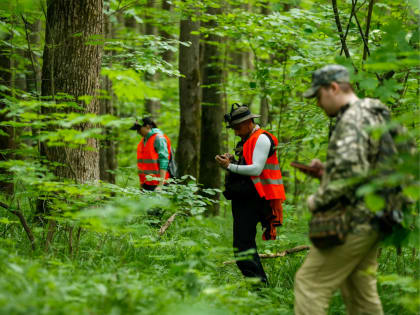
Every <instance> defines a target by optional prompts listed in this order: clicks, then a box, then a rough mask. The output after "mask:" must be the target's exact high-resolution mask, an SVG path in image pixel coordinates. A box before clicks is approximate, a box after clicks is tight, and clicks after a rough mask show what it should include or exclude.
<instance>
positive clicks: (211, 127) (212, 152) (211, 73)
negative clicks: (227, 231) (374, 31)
mask: <svg viewBox="0 0 420 315" xmlns="http://www.w3.org/2000/svg"><path fill="white" fill-rule="evenodd" d="M207 13H208V15H210V16H213V17H214V18H215V17H216V16H217V15H219V14H221V13H222V9H221V8H209V9H208V10H207ZM214 18H213V19H212V20H210V21H209V22H207V23H205V25H204V26H205V27H206V28H208V30H209V34H208V36H207V38H205V42H204V53H203V61H202V62H203V67H202V69H203V84H202V114H201V146H200V147H201V150H200V177H199V182H200V184H203V186H204V188H220V185H221V173H220V168H219V167H218V166H217V165H216V163H215V161H214V157H215V156H216V155H217V154H220V153H221V149H222V148H221V146H222V133H221V128H222V119H223V109H224V106H223V94H222V80H223V69H222V53H221V46H220V45H221V41H222V38H221V37H220V36H218V35H217V34H216V32H215V30H214V28H215V26H216V21H215V19H214ZM214 197H215V199H216V200H219V198H220V195H219V193H217V194H216V195H215V196H214ZM210 211H211V214H214V215H216V214H218V211H219V204H218V203H216V204H214V205H213V207H212V208H211V209H210Z"/></svg>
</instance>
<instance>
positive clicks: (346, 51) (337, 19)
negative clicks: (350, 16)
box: [332, 0, 350, 58]
mask: <svg viewBox="0 0 420 315" xmlns="http://www.w3.org/2000/svg"><path fill="white" fill-rule="evenodd" d="M332 7H333V11H334V17H335V24H336V25H337V30H338V35H340V40H341V47H342V48H343V50H344V54H345V55H346V57H347V58H350V52H349V49H348V48H347V44H346V40H345V38H344V34H343V28H342V27H341V22H340V15H339V14H338V8H337V0H332Z"/></svg>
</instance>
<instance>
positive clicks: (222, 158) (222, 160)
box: [214, 153, 233, 169]
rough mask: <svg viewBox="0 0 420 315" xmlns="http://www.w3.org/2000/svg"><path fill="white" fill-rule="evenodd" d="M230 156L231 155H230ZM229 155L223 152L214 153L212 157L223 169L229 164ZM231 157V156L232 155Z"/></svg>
mask: <svg viewBox="0 0 420 315" xmlns="http://www.w3.org/2000/svg"><path fill="white" fill-rule="evenodd" d="M230 156H232V155H230ZM230 156H229V154H228V153H225V154H223V155H216V156H215V157H214V158H215V160H216V162H217V164H219V165H220V166H221V167H223V168H224V169H227V168H228V166H229V164H230ZM232 157H233V156H232Z"/></svg>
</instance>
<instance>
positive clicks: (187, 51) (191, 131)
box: [176, 16, 200, 177]
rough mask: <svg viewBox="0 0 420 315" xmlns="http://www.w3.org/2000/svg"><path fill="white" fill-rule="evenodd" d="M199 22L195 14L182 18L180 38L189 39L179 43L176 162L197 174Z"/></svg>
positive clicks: (182, 168) (183, 173)
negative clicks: (179, 112) (194, 16)
mask: <svg viewBox="0 0 420 315" xmlns="http://www.w3.org/2000/svg"><path fill="white" fill-rule="evenodd" d="M199 27H200V22H199V21H198V20H195V21H193V19H192V17H191V16H189V17H188V18H185V19H182V20H181V28H180V41H181V42H183V43H188V42H189V43H190V45H189V46H185V45H184V44H180V46H179V72H180V73H181V75H182V76H181V77H180V79H179V101H180V109H181V117H180V120H181V122H180V129H179V138H178V139H179V140H178V150H177V156H176V158H177V162H178V165H179V172H180V174H181V175H185V174H190V175H192V176H194V177H197V176H198V161H199V152H200V65H199V36H197V35H195V34H194V33H193V34H192V33H191V32H198V30H199Z"/></svg>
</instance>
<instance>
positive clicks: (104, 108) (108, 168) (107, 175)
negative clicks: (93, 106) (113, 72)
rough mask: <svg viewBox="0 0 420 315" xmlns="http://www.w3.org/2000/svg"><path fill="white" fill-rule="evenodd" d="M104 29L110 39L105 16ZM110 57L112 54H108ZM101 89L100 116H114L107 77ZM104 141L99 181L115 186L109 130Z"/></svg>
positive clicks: (114, 154) (114, 149)
mask: <svg viewBox="0 0 420 315" xmlns="http://www.w3.org/2000/svg"><path fill="white" fill-rule="evenodd" d="M104 27H105V36H106V38H112V24H111V22H110V21H109V17H108V16H107V15H105V16H104ZM109 54H110V55H111V54H112V52H109ZM101 84H102V89H103V90H105V91H107V96H108V97H106V98H102V99H101V101H100V110H99V113H100V114H101V115H115V108H114V102H113V100H114V94H113V91H112V82H111V80H110V79H109V78H108V77H107V76H104V77H102V81H101ZM103 133H104V135H105V139H104V140H102V141H101V142H100V148H99V176H100V179H101V180H103V181H106V182H109V183H111V184H115V179H116V176H115V170H116V169H117V143H116V141H114V140H113V132H112V130H111V129H109V128H106V129H105V130H104V132H103Z"/></svg>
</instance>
